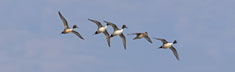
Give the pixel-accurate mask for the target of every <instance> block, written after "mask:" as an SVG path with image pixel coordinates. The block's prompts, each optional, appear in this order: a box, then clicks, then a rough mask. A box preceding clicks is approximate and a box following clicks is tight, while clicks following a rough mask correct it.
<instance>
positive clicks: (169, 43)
mask: <svg viewBox="0 0 235 72" xmlns="http://www.w3.org/2000/svg"><path fill="white" fill-rule="evenodd" d="M154 39H156V40H160V41H161V42H162V43H163V45H162V46H161V47H159V48H163V49H167V48H170V49H171V51H172V52H173V53H174V55H175V57H176V59H177V60H179V56H178V53H177V51H176V49H175V48H174V47H173V46H172V45H173V44H176V43H177V41H176V40H175V41H174V42H173V43H171V42H168V41H166V40H165V39H162V38H154Z"/></svg>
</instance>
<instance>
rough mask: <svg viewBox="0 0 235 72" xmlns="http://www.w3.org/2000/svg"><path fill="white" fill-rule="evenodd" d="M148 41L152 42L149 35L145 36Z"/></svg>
mask: <svg viewBox="0 0 235 72" xmlns="http://www.w3.org/2000/svg"><path fill="white" fill-rule="evenodd" d="M144 38H145V39H146V40H147V41H149V42H150V43H152V40H151V39H150V38H149V36H145V37H144Z"/></svg>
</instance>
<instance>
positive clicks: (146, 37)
mask: <svg viewBox="0 0 235 72" xmlns="http://www.w3.org/2000/svg"><path fill="white" fill-rule="evenodd" d="M128 35H136V37H135V38H133V40H136V39H141V38H145V39H146V40H147V41H148V42H150V43H152V40H151V39H150V38H149V36H148V32H144V33H132V34H128Z"/></svg>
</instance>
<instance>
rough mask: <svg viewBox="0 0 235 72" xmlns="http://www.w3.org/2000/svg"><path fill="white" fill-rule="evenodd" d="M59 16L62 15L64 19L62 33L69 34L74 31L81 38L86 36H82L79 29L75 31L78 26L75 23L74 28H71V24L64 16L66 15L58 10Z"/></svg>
mask: <svg viewBox="0 0 235 72" xmlns="http://www.w3.org/2000/svg"><path fill="white" fill-rule="evenodd" d="M58 14H59V16H60V19H61V20H62V21H63V24H64V30H63V31H62V32H61V34H68V33H71V32H72V33H74V34H75V35H77V36H78V37H79V38H81V39H83V40H84V38H83V37H82V36H81V34H80V33H78V32H77V31H74V30H73V29H75V28H77V26H76V25H73V28H70V27H69V25H68V22H67V20H66V19H65V18H64V16H63V15H62V14H61V13H60V12H58Z"/></svg>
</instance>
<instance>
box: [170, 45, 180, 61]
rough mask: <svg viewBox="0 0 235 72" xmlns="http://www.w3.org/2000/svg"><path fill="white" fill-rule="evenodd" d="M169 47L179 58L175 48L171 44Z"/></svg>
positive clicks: (177, 57)
mask: <svg viewBox="0 0 235 72" xmlns="http://www.w3.org/2000/svg"><path fill="white" fill-rule="evenodd" d="M170 49H171V51H172V52H173V53H174V55H175V57H176V59H177V60H179V56H178V53H177V51H176V49H175V48H174V47H173V46H171V47H170Z"/></svg>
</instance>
